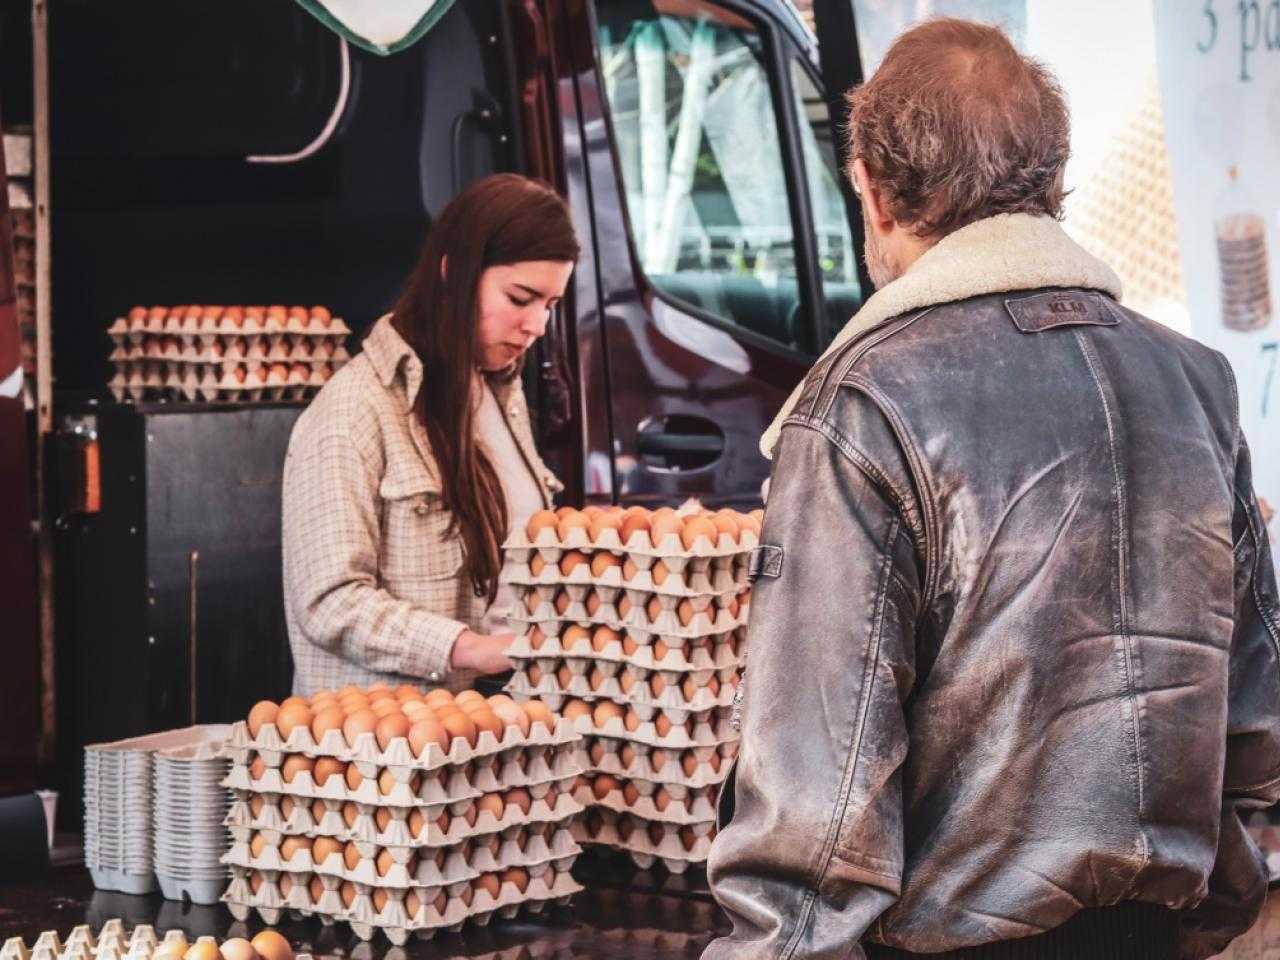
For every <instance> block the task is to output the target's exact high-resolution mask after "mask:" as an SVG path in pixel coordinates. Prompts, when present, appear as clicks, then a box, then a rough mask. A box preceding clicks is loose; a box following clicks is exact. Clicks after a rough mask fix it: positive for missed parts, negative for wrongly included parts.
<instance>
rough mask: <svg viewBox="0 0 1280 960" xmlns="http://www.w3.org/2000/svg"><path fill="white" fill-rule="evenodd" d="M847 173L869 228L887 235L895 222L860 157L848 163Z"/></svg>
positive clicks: (879, 234) (882, 235) (882, 194)
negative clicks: (851, 180)
mask: <svg viewBox="0 0 1280 960" xmlns="http://www.w3.org/2000/svg"><path fill="white" fill-rule="evenodd" d="M849 174H850V176H851V177H852V178H853V183H854V188H855V190H856V192H857V194H858V197H859V199H861V201H862V210H863V213H865V214H866V220H867V223H869V224H870V225H871V229H872V230H874V231H875V232H876V235H877V236H881V237H884V236H888V235H889V234H890V233H892V232H893V228H894V227H895V226H897V222H896V221H895V220H894V219H893V215H892V214H891V213H889V207H888V204H886V203H885V196H884V192H883V191H882V190H881V189H880V187H879V186H877V185H876V182H875V181H874V180H872V179H871V174H870V173H868V172H867V165H866V163H865V162H864V161H863V159H862V158H861V157H855V158H854V161H853V163H852V164H850V165H849Z"/></svg>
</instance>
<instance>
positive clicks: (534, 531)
mask: <svg viewBox="0 0 1280 960" xmlns="http://www.w3.org/2000/svg"><path fill="white" fill-rule="evenodd" d="M558 522H559V518H557V517H556V515H555V514H554V513H552V512H551V511H550V510H539V511H538V512H537V513H535V514H534V515H533V516H531V517H530V518H529V522H528V524H526V525H525V528H524V532H525V535H526V536H527V537H528V538H529V540H530V541H536V540H537V539H538V534H539V533H540V532H542V531H543V530H547V529H550V530H555V529H556V525H557V523H558Z"/></svg>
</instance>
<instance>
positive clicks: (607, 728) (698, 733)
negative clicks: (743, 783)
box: [556, 707, 738, 751]
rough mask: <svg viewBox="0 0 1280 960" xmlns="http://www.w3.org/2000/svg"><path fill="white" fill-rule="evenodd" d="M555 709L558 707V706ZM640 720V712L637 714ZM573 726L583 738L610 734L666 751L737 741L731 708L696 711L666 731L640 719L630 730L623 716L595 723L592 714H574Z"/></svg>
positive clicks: (712, 747) (700, 748)
mask: <svg viewBox="0 0 1280 960" xmlns="http://www.w3.org/2000/svg"><path fill="white" fill-rule="evenodd" d="M556 709H559V707H557V708H556ZM636 718H637V720H639V714H636ZM572 722H573V725H574V729H575V730H576V731H577V732H578V733H579V734H580V735H582V736H583V737H590V736H596V737H612V738H614V739H617V740H627V741H630V742H632V743H635V744H638V745H645V746H649V747H662V748H665V749H668V750H688V749H694V750H695V751H698V750H703V751H705V750H707V749H712V750H714V749H717V748H718V747H719V746H720V745H721V744H725V743H736V742H737V740H738V731H736V730H734V729H733V724H732V722H731V709H730V708H725V707H720V708H717V709H715V710H708V711H706V712H705V713H699V714H695V715H694V716H692V717H687V718H685V719H683V720H680V721H673V722H672V726H671V729H670V730H669V731H667V733H665V734H662V733H659V732H658V727H657V724H656V722H655V720H653V719H650V720H640V721H639V722H638V723H637V724H635V729H634V730H630V729H628V728H627V726H626V722H625V719H624V718H622V717H609V718H608V719H606V720H605V722H604V723H602V724H601V723H597V722H596V720H595V718H594V717H592V716H580V717H575V718H574V720H573V721H572Z"/></svg>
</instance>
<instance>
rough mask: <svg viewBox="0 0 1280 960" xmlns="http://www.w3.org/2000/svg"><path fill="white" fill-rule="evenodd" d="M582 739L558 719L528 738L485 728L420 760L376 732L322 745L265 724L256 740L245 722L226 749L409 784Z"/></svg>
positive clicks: (338, 735) (239, 757) (238, 758)
mask: <svg viewBox="0 0 1280 960" xmlns="http://www.w3.org/2000/svg"><path fill="white" fill-rule="evenodd" d="M576 739H578V733H577V732H576V731H575V730H574V729H573V727H572V725H570V724H568V723H564V722H562V721H559V720H557V722H556V724H555V727H554V729H551V730H548V729H547V727H546V724H544V723H535V724H533V725H532V727H531V728H530V730H529V733H528V735H527V736H526V735H525V734H523V733H522V732H521V731H520V728H519V727H517V726H509V727H507V728H506V729H505V730H504V731H503V734H502V737H501V738H498V737H496V736H494V735H493V734H492V733H490V732H489V731H487V730H484V731H481V732H480V735H479V737H478V739H477V741H476V745H475V746H474V747H473V746H471V745H470V744H469V743H467V741H466V740H465V739H464V738H462V737H455V738H454V740H453V742H452V743H451V744H450V745H449V750H448V751H447V752H446V751H443V750H441V749H440V747H439V745H438V744H435V743H429V744H427V747H426V749H425V750H424V751H423V753H422V755H421V756H414V754H413V750H412V749H411V748H410V746H409V741H408V740H407V739H406V738H404V737H397V738H396V739H394V740H392V741H391V742H390V743H389V744H387V748H386V749H385V750H383V749H381V748H380V747H379V746H378V742H377V740H376V739H375V738H374V735H373V734H372V733H365V734H361V735H360V736H359V737H357V738H356V742H355V744H353V745H349V744H348V743H347V742H346V740H345V739H344V738H343V736H342V732H341V731H339V730H329V731H327V732H326V733H325V735H324V736H323V737H321V739H320V742H319V743H317V742H316V740H315V738H314V737H313V736H312V735H311V731H310V730H309V729H307V728H306V727H303V726H299V727H295V728H294V729H293V730H292V731H290V734H289V737H288V738H287V739H284V738H282V737H281V736H280V733H279V731H278V730H277V728H276V725H275V724H274V723H267V724H263V725H262V727H261V728H260V729H259V730H258V735H257V737H252V736H250V735H249V728H248V725H247V724H246V723H245V722H244V721H243V720H241V721H239V722H237V723H235V724H233V725H232V728H231V738H230V739H229V740H228V741H227V747H226V749H227V752H228V754H229V755H230V756H231V758H232V760H234V761H235V762H236V763H238V764H246V763H248V762H249V754H250V753H251V752H252V753H254V754H257V755H258V756H260V757H262V759H263V762H264V763H266V765H267V766H268V767H272V768H274V767H279V766H280V765H281V763H282V762H283V760H284V757H285V755H286V754H290V753H300V754H303V755H304V756H308V757H333V758H335V759H337V760H342V761H344V762H354V763H355V764H356V768H357V769H358V770H359V771H360V773H361V774H362V775H363V776H365V777H366V778H371V777H377V775H378V771H379V770H380V769H383V768H385V769H389V770H390V771H391V774H392V776H393V777H395V778H396V780H397V781H399V782H401V783H406V782H408V780H409V778H410V776H411V775H412V774H413V773H415V772H418V773H430V772H434V771H436V770H439V769H440V768H442V767H451V766H452V767H458V766H462V765H463V764H469V765H470V766H471V768H472V769H480V768H482V767H484V766H485V765H486V764H488V765H490V766H492V765H495V764H497V763H498V762H499V760H500V757H499V756H498V755H499V754H504V753H508V752H511V753H514V752H517V751H520V752H523V753H532V754H537V753H539V752H546V751H548V750H550V748H554V747H560V746H563V745H564V744H567V743H571V742H573V741H574V740H576ZM271 792H275V793H280V792H283V791H280V790H275V791H271Z"/></svg>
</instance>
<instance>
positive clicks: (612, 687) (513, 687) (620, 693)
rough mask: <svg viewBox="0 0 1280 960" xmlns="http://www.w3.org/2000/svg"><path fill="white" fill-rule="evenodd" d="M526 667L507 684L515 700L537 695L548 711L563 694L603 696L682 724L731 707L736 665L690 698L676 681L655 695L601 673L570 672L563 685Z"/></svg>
mask: <svg viewBox="0 0 1280 960" xmlns="http://www.w3.org/2000/svg"><path fill="white" fill-rule="evenodd" d="M530 666H531V664H529V663H525V664H521V665H519V666H518V667H517V669H516V671H515V672H514V673H513V674H512V675H511V680H510V681H508V683H507V686H506V689H507V692H508V693H510V694H512V696H515V697H517V698H518V699H529V698H531V697H537V698H539V699H541V700H542V701H543V702H544V703H546V704H547V706H548V707H550V708H551V709H552V710H559V709H560V707H561V704H562V703H563V702H564V699H565V697H579V698H581V699H583V700H588V701H590V700H601V699H603V700H613V701H615V702H617V703H625V704H626V705H628V706H629V707H631V708H632V709H634V710H635V711H636V713H637V714H639V716H640V718H641V719H642V720H651V719H653V717H654V716H655V715H656V714H658V713H659V712H662V713H665V714H666V715H667V716H668V717H669V718H670V719H671V720H672V721H673V722H675V723H684V722H685V721H686V720H687V719H688V718H689V717H690V716H692V715H696V714H700V713H705V712H707V711H709V710H713V709H715V708H717V707H728V706H731V705H732V704H733V695H734V692H735V691H736V689H737V675H736V668H735V675H734V676H733V678H731V679H730V680H729V681H726V682H724V683H722V684H720V685H719V689H718V690H716V691H715V692H713V691H712V689H711V688H710V687H706V686H701V687H697V688H696V689H695V691H694V694H693V696H692V697H691V698H690V697H686V696H685V692H684V691H683V690H682V689H681V688H680V686H679V685H678V684H676V685H671V686H667V687H666V688H664V689H663V690H662V692H661V693H659V694H657V695H656V696H655V695H654V694H653V692H652V688H651V686H649V685H645V684H640V683H636V684H635V685H634V686H632V687H631V689H630V692H626V691H624V690H623V688H622V682H621V680H620V679H619V678H618V677H606V676H604V675H603V674H602V673H601V674H593V675H592V676H591V677H587V676H582V675H570V677H569V678H568V679H569V682H568V684H564V683H562V682H561V681H562V678H561V677H560V676H559V675H558V674H559V671H552V672H548V673H545V674H541V675H540V676H531V675H530V669H529V668H530ZM650 682H652V681H650Z"/></svg>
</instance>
